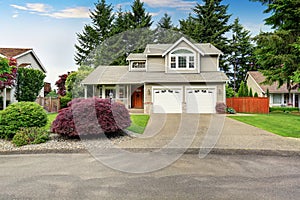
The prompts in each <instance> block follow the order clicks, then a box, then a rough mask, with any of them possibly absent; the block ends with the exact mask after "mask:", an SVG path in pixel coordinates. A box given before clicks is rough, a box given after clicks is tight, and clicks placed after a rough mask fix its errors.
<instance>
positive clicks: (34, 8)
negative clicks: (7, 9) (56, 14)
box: [10, 3, 51, 13]
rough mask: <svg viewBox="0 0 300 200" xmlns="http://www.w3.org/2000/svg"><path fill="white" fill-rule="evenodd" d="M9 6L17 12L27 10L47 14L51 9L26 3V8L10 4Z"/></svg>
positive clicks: (39, 4) (44, 5)
mask: <svg viewBox="0 0 300 200" xmlns="http://www.w3.org/2000/svg"><path fill="white" fill-rule="evenodd" d="M10 6H11V7H13V8H16V9H18V10H28V11H34V12H40V13H45V12H49V10H50V9H51V7H50V6H48V5H46V4H42V3H27V4H26V6H19V5H15V4H11V5H10Z"/></svg>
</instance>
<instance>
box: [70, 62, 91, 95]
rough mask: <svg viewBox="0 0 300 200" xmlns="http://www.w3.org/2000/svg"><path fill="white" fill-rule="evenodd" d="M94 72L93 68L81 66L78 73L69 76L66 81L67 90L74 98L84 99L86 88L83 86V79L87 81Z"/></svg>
mask: <svg viewBox="0 0 300 200" xmlns="http://www.w3.org/2000/svg"><path fill="white" fill-rule="evenodd" d="M92 71H93V68H92V67H89V66H81V67H79V68H78V71H76V72H72V73H70V74H69V75H68V78H67V80H66V89H67V92H69V93H70V94H71V95H72V97H73V98H78V97H83V96H84V88H83V86H82V85H81V82H82V80H83V79H85V78H86V77H87V76H88V75H89V74H90V73H91V72H92Z"/></svg>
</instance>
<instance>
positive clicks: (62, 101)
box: [59, 93, 72, 108]
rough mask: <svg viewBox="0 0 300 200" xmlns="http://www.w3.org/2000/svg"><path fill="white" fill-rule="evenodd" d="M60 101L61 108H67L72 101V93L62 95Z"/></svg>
mask: <svg viewBox="0 0 300 200" xmlns="http://www.w3.org/2000/svg"><path fill="white" fill-rule="evenodd" d="M59 101H60V108H66V107H68V103H69V102H70V101H72V94H71V93H67V95H66V96H63V97H60V98H59Z"/></svg>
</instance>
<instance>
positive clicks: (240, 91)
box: [238, 81, 245, 97]
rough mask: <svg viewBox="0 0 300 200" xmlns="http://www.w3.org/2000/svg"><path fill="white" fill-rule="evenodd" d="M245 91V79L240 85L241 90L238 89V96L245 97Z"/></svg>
mask: <svg viewBox="0 0 300 200" xmlns="http://www.w3.org/2000/svg"><path fill="white" fill-rule="evenodd" d="M244 92H245V83H244V81H242V82H241V85H240V87H239V91H238V97H244V96H245V95H244Z"/></svg>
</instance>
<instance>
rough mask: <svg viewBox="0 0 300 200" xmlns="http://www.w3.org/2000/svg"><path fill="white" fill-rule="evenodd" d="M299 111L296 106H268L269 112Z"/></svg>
mask: <svg viewBox="0 0 300 200" xmlns="http://www.w3.org/2000/svg"><path fill="white" fill-rule="evenodd" d="M292 111H299V108H297V107H270V112H292Z"/></svg>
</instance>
